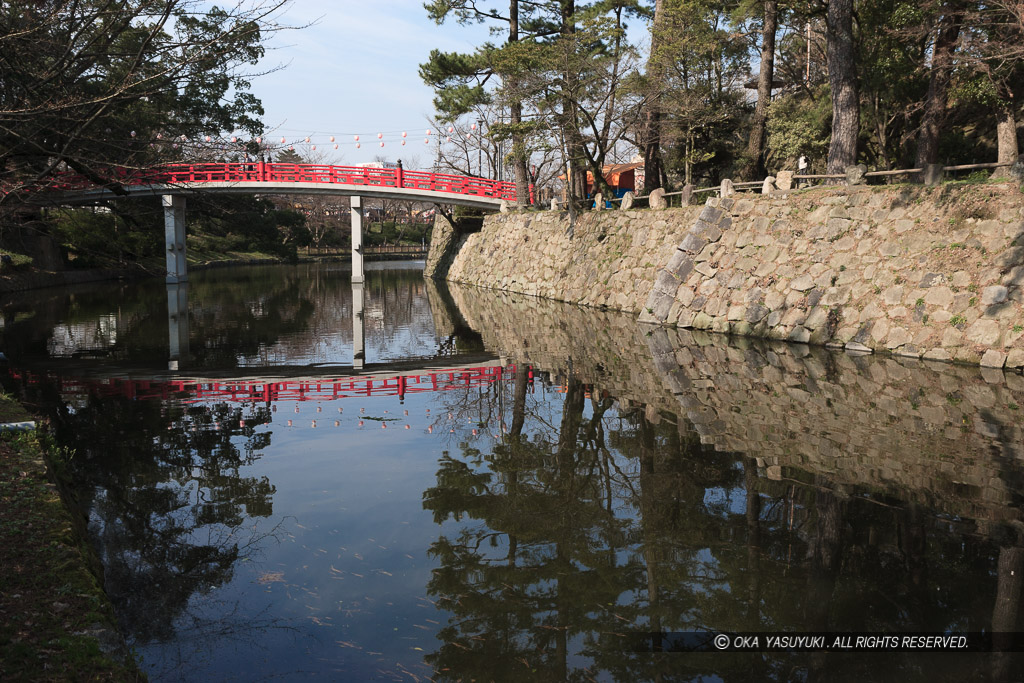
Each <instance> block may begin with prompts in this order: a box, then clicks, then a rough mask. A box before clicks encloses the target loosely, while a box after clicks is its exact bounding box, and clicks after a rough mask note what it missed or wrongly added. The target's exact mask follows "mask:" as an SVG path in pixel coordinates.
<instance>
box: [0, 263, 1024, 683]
mask: <svg viewBox="0 0 1024 683" xmlns="http://www.w3.org/2000/svg"><path fill="white" fill-rule="evenodd" d="M0 312H2V315H3V326H2V328H0V351H3V353H4V354H5V355H6V356H7V357H8V363H7V365H6V366H4V367H0V376H2V383H3V386H4V388H5V389H6V390H7V391H9V392H12V393H14V394H16V395H17V396H19V397H20V398H21V399H22V400H24V401H26V402H29V403H31V404H34V405H35V406H36V407H37V408H38V410H40V411H41V412H42V413H44V414H45V415H46V417H47V418H48V420H49V427H48V428H49V429H50V430H51V431H52V433H53V435H54V437H55V438H56V440H57V442H58V443H59V444H60V445H62V446H65V447H66V448H67V452H68V453H69V454H70V455H69V457H68V459H67V462H66V463H65V464H66V467H65V468H64V469H66V471H67V474H68V477H69V478H70V481H71V483H72V487H73V492H74V496H75V498H76V504H77V506H78V507H79V508H80V510H81V512H82V514H83V515H85V516H86V517H87V519H88V529H89V533H90V536H91V540H92V542H93V543H94V545H95V547H96V548H97V551H98V554H99V556H100V558H101V560H102V562H103V566H104V577H105V584H106V589H107V591H108V593H109V594H110V596H111V598H112V600H113V602H114V604H115V607H116V609H117V612H118V616H119V619H120V621H121V624H122V625H123V628H124V631H125V634H126V636H127V638H128V641H129V645H130V646H131V647H132V648H134V651H135V652H136V653H137V655H138V657H139V659H140V662H141V666H142V668H143V670H144V671H145V672H146V673H147V674H148V675H149V677H150V679H151V680H153V681H211V680H217V681H222V680H223V681H227V680H239V681H258V680H304V679H309V678H319V679H323V680H351V681H366V680H380V681H426V680H434V681H456V680H465V681H469V680H476V681H491V680H494V681H504V680H507V681H523V680H537V681H562V680H573V681H590V680H595V681H641V680H652V681H653V680H658V681H669V680H679V681H684V680H685V681H698V680H699V681H739V680H743V681H746V680H776V681H792V680H804V681H812V680H823V681H824V680H827V681H866V680H901V681H906V680H944V681H965V680H972V681H973V680H993V681H1014V680H1019V679H1020V677H1021V673H1020V672H1021V671H1022V670H1024V669H1022V668H1021V664H1022V662H1021V659H1020V657H1021V655H1020V654H1018V653H1016V652H1013V650H1014V649H1016V648H1017V646H1019V645H1020V638H1019V636H1015V635H1014V634H1017V633H1019V632H1020V631H1024V628H1021V627H1022V625H1024V624H1022V622H1024V616H1022V614H1021V613H1022V611H1024V610H1021V609H1020V606H1021V605H1020V603H1021V587H1022V576H1024V517H1022V503H1024V430H1022V428H1021V416H1022V414H1024V378H1022V377H1020V376H1019V375H1004V374H1003V373H1001V372H992V371H982V370H980V369H978V368H969V367H958V366H953V365H944V364H933V363H920V362H915V361H901V360H897V359H892V358H884V357H875V356H852V355H848V354H846V353H842V352H832V351H827V350H824V349H814V348H810V347H806V346H800V345H767V344H760V343H755V342H751V341H749V340H744V339H738V338H728V337H720V336H715V335H706V334H691V333H689V332H686V331H674V330H665V329H660V328H653V327H646V326H640V325H638V324H637V323H636V322H635V321H634V319H633V318H632V317H631V316H626V315H619V314H615V313H608V312H600V311H592V310H583V309H579V308H576V307H573V306H570V305H566V304H559V303H554V302H548V301H542V300H538V299H531V298H527V297H517V296H512V295H507V294H501V293H496V292H491V291H485V290H478V289H474V288H466V287H455V286H446V285H439V284H437V283H434V282H430V281H426V280H424V279H423V276H422V271H421V266H419V265H417V264H375V268H374V269H373V270H370V271H369V272H368V274H367V282H366V283H365V285H364V286H363V287H361V288H353V286H352V285H351V283H350V275H349V273H348V271H346V270H345V269H344V268H342V267H340V266H332V265H300V266H294V267H292V266H273V267H244V268H242V267H239V268H230V269H221V270H213V271H205V272H199V273H195V274H193V275H192V279H191V282H190V283H189V285H188V286H187V287H185V288H180V289H173V290H172V291H169V290H168V288H167V287H166V286H165V285H163V284H162V283H160V282H144V283H130V284H116V283H114V284H105V285H97V286H90V287H82V288H76V289H60V290H57V289H55V290H40V291H37V292H29V293H23V294H18V295H16V296H12V297H8V298H6V299H4V300H3V301H0ZM169 368H172V369H169ZM723 632H724V633H730V634H736V633H753V634H761V636H762V639H763V636H764V634H767V635H800V634H806V633H811V632H815V633H817V632H828V633H831V634H847V633H867V634H873V635H880V636H883V635H890V636H891V635H901V634H906V633H927V634H934V635H941V634H971V637H972V638H976V639H977V638H981V639H982V640H985V639H987V640H985V642H986V643H988V644H990V645H992V646H993V647H991V648H989V649H991V650H994V651H989V652H979V653H963V652H956V651H953V652H942V653H935V652H929V653H925V652H915V651H907V650H900V651H888V652H883V651H876V652H856V653H851V652H844V651H842V650H841V649H832V650H830V651H821V650H818V651H811V652H799V651H793V650H790V651H781V652H779V651H765V649H764V648H756V650H757V651H754V652H735V651H724V652H722V651H717V650H716V648H715V647H714V646H713V644H709V643H711V642H712V641H711V638H712V637H713V636H714V635H717V634H719V633H723ZM972 642H974V641H972ZM681 649H694V650H697V651H690V652H684V651H677V650H681ZM659 650H660V651H659Z"/></svg>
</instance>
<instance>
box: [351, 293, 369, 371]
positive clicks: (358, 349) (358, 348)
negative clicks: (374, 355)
mask: <svg viewBox="0 0 1024 683" xmlns="http://www.w3.org/2000/svg"><path fill="white" fill-rule="evenodd" d="M365 305H366V300H365V298H364V295H363V283H362V282H356V280H355V276H353V278H352V367H353V368H354V369H356V370H362V369H363V367H364V366H365V365H366V328H365V327H364V326H363V319H364V314H363V307H364V306H365Z"/></svg>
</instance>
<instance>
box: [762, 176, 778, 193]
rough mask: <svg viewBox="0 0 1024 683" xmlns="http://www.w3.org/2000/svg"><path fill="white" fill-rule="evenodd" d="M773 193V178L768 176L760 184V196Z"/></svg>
mask: <svg viewBox="0 0 1024 683" xmlns="http://www.w3.org/2000/svg"><path fill="white" fill-rule="evenodd" d="M774 192H775V178H774V176H768V177H767V178H765V179H764V182H763V183H761V194H772V193H774Z"/></svg>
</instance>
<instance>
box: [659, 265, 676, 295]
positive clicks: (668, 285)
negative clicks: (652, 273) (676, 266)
mask: <svg viewBox="0 0 1024 683" xmlns="http://www.w3.org/2000/svg"><path fill="white" fill-rule="evenodd" d="M654 289H656V290H658V291H660V292H664V293H665V294H668V295H670V296H671V297H672V298H673V299H674V298H675V296H676V291H677V290H678V289H679V278H677V277H676V276H675V275H673V274H672V273H670V272H668V271H667V270H663V271H661V272H660V273H658V277H657V278H655V280H654Z"/></svg>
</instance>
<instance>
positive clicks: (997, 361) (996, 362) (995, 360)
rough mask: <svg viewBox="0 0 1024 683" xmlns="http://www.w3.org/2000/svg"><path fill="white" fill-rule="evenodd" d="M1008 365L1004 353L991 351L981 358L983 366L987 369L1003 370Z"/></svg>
mask: <svg viewBox="0 0 1024 683" xmlns="http://www.w3.org/2000/svg"><path fill="white" fill-rule="evenodd" d="M1005 364H1006V354H1005V353H1003V352H1002V351H996V350H995V349H989V350H988V351H986V352H985V353H984V354H983V355H982V357H981V365H982V367H985V368H1001V367H1003V366H1004V365H1005Z"/></svg>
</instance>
